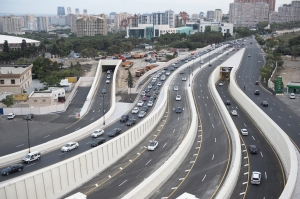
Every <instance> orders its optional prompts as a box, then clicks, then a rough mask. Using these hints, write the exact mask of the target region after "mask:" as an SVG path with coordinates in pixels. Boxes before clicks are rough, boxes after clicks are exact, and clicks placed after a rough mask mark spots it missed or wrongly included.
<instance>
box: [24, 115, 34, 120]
mask: <svg viewBox="0 0 300 199" xmlns="http://www.w3.org/2000/svg"><path fill="white" fill-rule="evenodd" d="M33 117H34V114H33V113H28V114H27V115H25V117H24V120H31V119H33Z"/></svg>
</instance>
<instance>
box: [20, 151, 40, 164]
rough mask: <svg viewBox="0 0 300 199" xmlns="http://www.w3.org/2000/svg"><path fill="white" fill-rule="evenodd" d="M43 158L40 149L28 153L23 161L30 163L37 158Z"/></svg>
mask: <svg viewBox="0 0 300 199" xmlns="http://www.w3.org/2000/svg"><path fill="white" fill-rule="evenodd" d="M40 158H41V153H40V152H39V151H33V152H30V153H28V154H27V155H26V156H25V157H24V158H23V159H22V162H24V163H30V162H32V161H35V160H39V159H40Z"/></svg>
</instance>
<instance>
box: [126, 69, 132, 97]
mask: <svg viewBox="0 0 300 199" xmlns="http://www.w3.org/2000/svg"><path fill="white" fill-rule="evenodd" d="M126 80H127V85H128V88H129V98H130V99H129V100H130V102H131V88H132V86H133V78H132V75H131V72H130V70H129V69H128V76H127V78H126Z"/></svg>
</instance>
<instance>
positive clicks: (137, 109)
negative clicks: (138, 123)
mask: <svg viewBox="0 0 300 199" xmlns="http://www.w3.org/2000/svg"><path fill="white" fill-rule="evenodd" d="M142 106H143V105H142ZM139 110H140V109H139V107H134V108H133V109H132V111H131V113H132V114H135V113H138V112H139Z"/></svg>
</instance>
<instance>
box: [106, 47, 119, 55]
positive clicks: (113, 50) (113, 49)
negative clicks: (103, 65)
mask: <svg viewBox="0 0 300 199" xmlns="http://www.w3.org/2000/svg"><path fill="white" fill-rule="evenodd" d="M120 52H121V48H120V47H119V46H116V45H112V46H110V47H108V49H107V54H109V55H113V54H114V53H116V54H120Z"/></svg>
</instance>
